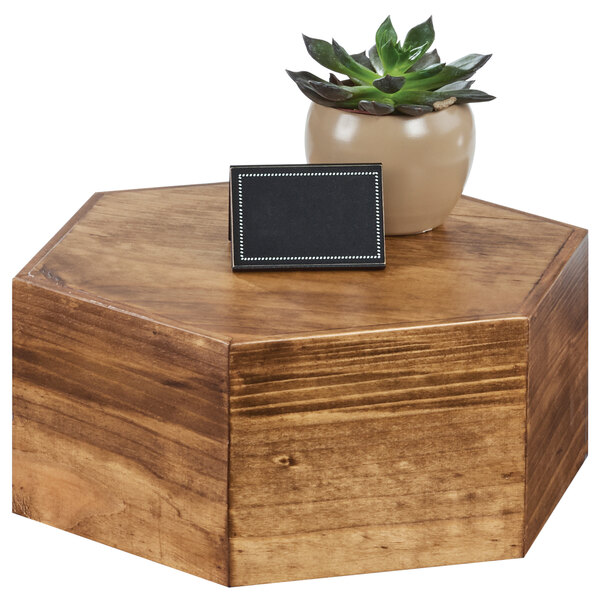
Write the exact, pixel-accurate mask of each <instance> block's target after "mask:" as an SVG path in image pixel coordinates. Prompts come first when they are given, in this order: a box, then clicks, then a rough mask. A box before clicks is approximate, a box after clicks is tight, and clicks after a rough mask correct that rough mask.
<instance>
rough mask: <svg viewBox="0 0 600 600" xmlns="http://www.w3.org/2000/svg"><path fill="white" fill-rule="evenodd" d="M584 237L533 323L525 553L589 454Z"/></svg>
mask: <svg viewBox="0 0 600 600" xmlns="http://www.w3.org/2000/svg"><path fill="white" fill-rule="evenodd" d="M587 259H588V244H587V237H586V238H585V239H584V240H583V241H582V242H581V243H580V244H579V246H578V247H577V249H576V250H575V252H574V253H573V254H572V255H571V258H570V260H569V262H568V263H567V264H566V266H565V268H564V269H563V270H562V272H561V273H560V274H559V276H558V277H557V278H556V279H555V281H554V283H553V285H552V287H551V288H550V290H549V291H548V293H547V294H546V295H545V296H544V297H543V299H542V300H541V301H540V303H539V305H538V306H537V308H536V309H535V311H534V313H533V314H532V316H531V320H530V335H529V354H530V355H529V402H528V410H527V498H526V512H525V523H526V528H525V549H526V550H527V549H528V548H529V547H530V546H531V544H532V543H533V541H534V540H535V538H536V536H537V535H538V533H539V532H540V530H541V528H542V527H543V525H544V523H545V522H546V520H547V519H548V517H549V516H550V513H551V512H552V510H554V507H555V506H556V504H557V503H558V501H559V500H560V498H561V496H562V495H563V493H564V491H565V490H566V489H567V486H568V485H569V483H571V480H572V479H573V477H574V476H575V474H576V473H577V471H578V469H579V467H580V466H581V464H582V463H583V461H584V460H585V458H586V456H587V452H588V361H587V357H588V348H587V343H588V337H587V336H588V260H587Z"/></svg>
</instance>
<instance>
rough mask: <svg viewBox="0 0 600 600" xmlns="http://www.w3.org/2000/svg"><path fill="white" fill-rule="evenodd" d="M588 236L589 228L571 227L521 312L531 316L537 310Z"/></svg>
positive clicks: (523, 304)
mask: <svg viewBox="0 0 600 600" xmlns="http://www.w3.org/2000/svg"><path fill="white" fill-rule="evenodd" d="M587 238H588V231H587V229H581V228H580V227H573V228H572V229H571V233H570V234H569V236H568V237H567V239H566V240H565V241H564V242H563V244H562V246H561V247H560V248H559V249H558V251H557V253H556V254H555V255H554V257H553V259H552V260H551V261H550V262H549V263H548V266H547V267H546V269H545V270H544V272H543V273H542V275H541V277H540V278H539V279H538V280H537V281H536V283H535V284H534V286H533V287H532V288H531V290H530V291H529V294H527V297H526V298H525V300H524V301H523V303H522V304H521V306H520V307H519V312H520V313H521V314H524V315H528V316H529V315H532V314H533V313H534V312H535V309H536V308H537V306H538V305H539V304H540V302H541V301H542V300H543V299H544V298H545V297H546V295H547V294H548V293H549V292H550V290H551V289H552V288H553V286H554V284H555V283H556V281H557V279H558V274H559V273H560V272H561V271H562V270H563V269H564V268H565V266H566V265H567V264H568V263H569V261H570V260H571V258H572V257H573V256H574V255H575V253H576V251H577V248H579V246H581V244H583V243H584V242H586V240H587Z"/></svg>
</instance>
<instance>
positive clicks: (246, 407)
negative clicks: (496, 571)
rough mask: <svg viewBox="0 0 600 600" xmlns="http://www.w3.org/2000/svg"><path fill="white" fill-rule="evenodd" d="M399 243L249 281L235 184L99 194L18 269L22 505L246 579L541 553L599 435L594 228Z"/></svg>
mask: <svg viewBox="0 0 600 600" xmlns="http://www.w3.org/2000/svg"><path fill="white" fill-rule="evenodd" d="M386 246H387V256H388V267H387V268H386V269H385V270H384V271H380V272H372V271H371V272H368V271H336V272H299V271H298V272H279V273H274V272H268V273H265V272H262V273H242V274H234V273H232V272H231V270H230V261H229V246H228V243H227V186H226V185H225V184H217V185H211V186H191V187H185V188H170V189H166V188H165V189H155V190H139V191H127V192H112V193H107V194H97V195H96V196H94V197H93V198H92V199H91V200H90V201H89V202H88V203H87V204H86V205H85V206H84V208H83V209H82V210H81V211H80V212H79V213H78V214H77V215H76V216H75V217H74V218H73V220H72V221H71V222H70V223H68V224H67V225H66V226H65V228H64V229H63V230H62V231H61V232H59V233H58V234H57V236H56V237H55V238H54V239H53V240H52V241H51V242H50V243H49V244H48V245H47V246H46V247H45V248H44V249H43V250H42V251H41V252H40V253H39V254H38V256H36V257H35V258H34V259H33V260H32V261H31V263H30V264H29V265H28V266H27V267H26V268H25V269H24V270H23V271H22V272H21V273H20V274H19V275H18V276H17V277H16V278H15V280H14V404H13V407H14V408H13V411H14V421H13V423H14V438H13V440H14V444H13V445H14V465H13V473H14V475H13V490H14V496H13V510H14V512H16V513H19V514H22V515H24V516H28V517H31V518H33V519H37V520H40V521H43V522H45V523H49V524H51V525H54V526H57V527H60V528H62V529H66V530H68V531H72V532H74V533H77V534H79V535H83V536H85V537H88V538H91V539H94V540H97V541H100V542H103V543H105V544H108V545H111V546H115V547H118V548H121V549H123V550H127V551H129V552H133V553H135V554H139V555H141V556H144V557H147V558H150V559H153V560H156V561H159V562H162V563H165V564H167V565H170V566H173V567H176V568H179V569H182V570H185V571H189V572H191V573H194V574H197V575H200V576H202V577H206V578H208V579H212V580H214V581H218V582H220V583H223V584H229V585H243V584H251V583H259V582H266V581H281V580H288V579H300V578H308V577H322V576H329V575H340V574H347V573H360V572H369V571H379V570H390V569H403V568H411V567H421V566H428V565H441V564H448V563H457V562H469V561H480V560H493V559H500V558H511V557H519V556H523V555H524V554H525V552H526V551H527V549H528V548H529V546H530V545H531V543H532V542H533V540H534V538H535V537H536V535H537V533H538V532H539V530H540V529H541V527H542V526H543V524H544V522H545V520H546V519H547V518H548V516H549V514H550V513H551V511H552V510H553V508H554V506H555V505H556V503H557V502H558V500H559V499H560V497H561V495H562V494H563V492H564V490H565V489H566V487H567V486H568V484H569V482H570V481H571V479H572V478H573V476H574V475H575V473H576V471H577V469H578V468H579V466H580V465H581V463H582V462H583V460H584V459H585V456H586V453H587V237H586V232H585V231H584V230H581V229H578V228H574V227H571V226H568V225H564V224H562V223H556V222H552V221H547V220H545V219H541V218H539V217H534V216H532V215H526V214H524V213H519V212H517V211H513V210H509V209H505V208H502V207H499V206H495V205H490V204H487V203H485V202H481V201H478V200H473V199H467V198H465V199H463V200H461V201H460V202H459V204H458V206H457V209H456V210H455V211H454V213H453V214H452V215H451V217H450V218H449V219H448V221H447V223H446V224H445V225H444V226H443V227H441V228H439V229H437V230H435V231H433V232H430V233H427V234H423V235H420V236H410V237H397V238H387V240H386Z"/></svg>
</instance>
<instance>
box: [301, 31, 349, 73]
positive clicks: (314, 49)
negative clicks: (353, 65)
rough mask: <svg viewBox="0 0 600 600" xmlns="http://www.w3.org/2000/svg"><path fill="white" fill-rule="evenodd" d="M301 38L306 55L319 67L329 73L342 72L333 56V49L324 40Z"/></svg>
mask: <svg viewBox="0 0 600 600" xmlns="http://www.w3.org/2000/svg"><path fill="white" fill-rule="evenodd" d="M302 38H303V39H304V44H305V45H306V49H307V50H308V53H309V54H310V56H311V57H312V58H314V59H315V60H316V61H317V62H318V63H319V64H320V65H323V66H324V67H325V68H326V69H329V70H330V71H336V72H337V73H342V72H343V71H340V68H341V65H340V63H339V61H338V59H337V58H336V56H335V53H334V51H333V47H332V46H331V44H330V43H329V42H326V41H325V40H318V39H316V38H311V37H308V36H307V35H304V34H302Z"/></svg>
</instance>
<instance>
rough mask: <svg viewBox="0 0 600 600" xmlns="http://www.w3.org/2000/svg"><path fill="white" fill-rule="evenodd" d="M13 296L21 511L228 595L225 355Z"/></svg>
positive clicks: (21, 292) (145, 327) (122, 319)
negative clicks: (224, 588) (222, 588)
mask: <svg viewBox="0 0 600 600" xmlns="http://www.w3.org/2000/svg"><path fill="white" fill-rule="evenodd" d="M13 298H14V309H13V311H14V332H13V343H14V350H13V359H14V365H13V372H14V378H13V394H14V395H13V510H14V512H16V513H18V514H21V515H23V516H26V517H29V518H32V519H36V520H39V521H43V522H44V523H48V524H50V525H54V526H56V527H60V528H61V529H65V530H67V531H70V532H72V533H76V534H79V535H82V536H84V537H88V538H91V539H94V540H97V541H100V542H103V543H105V544H109V545H111V546H115V547H117V548H120V549H121V550H126V551H128V552H132V553H134V554H138V555H140V556H143V557H145V558H150V559H152V560H155V561H158V562H163V563H166V564H169V565H171V566H174V567H176V568H179V569H181V570H184V571H189V572H190V573H194V574H196V575H200V576H202V577H205V578H208V579H212V580H214V581H218V582H219V583H224V584H226V583H227V582H228V579H227V564H228V544H227V516H226V515H227V450H228V435H229V432H228V420H227V410H228V403H227V377H226V374H227V362H228V347H227V345H225V344H222V343H220V342H215V341H214V340H211V339H208V338H202V337H201V336H198V335H195V334H189V333H186V332H182V331H179V330H175V329H172V328H169V327H165V326H162V325H159V324H157V323H152V322H149V321H144V320H140V319H138V318H136V317H132V316H129V315H125V314H121V313H118V312H115V311H107V310H105V309H104V308H102V307H99V306H97V305H94V304H91V303H88V302H82V301H80V300H77V299H74V298H70V297H69V296H68V295H66V294H63V293H55V292H50V291H48V290H45V289H43V288H40V287H38V286H35V285H32V284H28V283H25V282H21V281H18V280H16V281H15V283H14V289H13Z"/></svg>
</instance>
